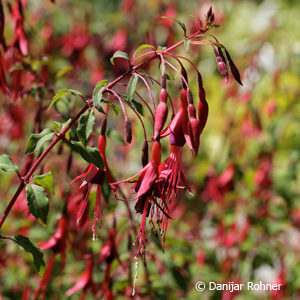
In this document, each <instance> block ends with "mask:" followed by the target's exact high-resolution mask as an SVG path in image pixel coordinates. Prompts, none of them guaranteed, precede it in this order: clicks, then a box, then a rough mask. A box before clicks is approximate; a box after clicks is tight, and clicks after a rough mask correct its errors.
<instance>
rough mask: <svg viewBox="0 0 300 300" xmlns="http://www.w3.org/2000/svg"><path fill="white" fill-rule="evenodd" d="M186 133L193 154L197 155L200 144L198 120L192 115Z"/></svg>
mask: <svg viewBox="0 0 300 300" xmlns="http://www.w3.org/2000/svg"><path fill="white" fill-rule="evenodd" d="M188 135H189V137H190V139H191V142H192V147H193V151H194V154H195V156H197V154H198V150H199V145H200V122H199V121H198V120H197V119H195V118H194V117H192V118H191V119H190V120H189V123H188Z"/></svg>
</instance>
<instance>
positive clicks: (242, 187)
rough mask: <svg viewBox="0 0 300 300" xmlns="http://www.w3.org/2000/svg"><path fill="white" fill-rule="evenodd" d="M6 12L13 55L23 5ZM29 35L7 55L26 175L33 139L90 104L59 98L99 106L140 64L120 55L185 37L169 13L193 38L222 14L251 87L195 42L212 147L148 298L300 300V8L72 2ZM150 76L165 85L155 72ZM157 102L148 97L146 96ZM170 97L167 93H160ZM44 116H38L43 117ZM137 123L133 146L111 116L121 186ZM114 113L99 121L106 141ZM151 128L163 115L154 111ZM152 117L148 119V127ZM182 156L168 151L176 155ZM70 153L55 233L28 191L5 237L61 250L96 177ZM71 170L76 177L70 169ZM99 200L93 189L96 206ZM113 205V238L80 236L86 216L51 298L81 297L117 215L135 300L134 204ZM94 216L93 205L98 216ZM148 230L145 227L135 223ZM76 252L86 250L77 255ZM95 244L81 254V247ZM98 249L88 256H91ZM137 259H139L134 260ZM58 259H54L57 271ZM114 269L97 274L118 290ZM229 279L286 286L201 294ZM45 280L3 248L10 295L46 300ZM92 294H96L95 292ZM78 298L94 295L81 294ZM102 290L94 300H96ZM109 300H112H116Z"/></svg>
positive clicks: (60, 150) (152, 266)
mask: <svg viewBox="0 0 300 300" xmlns="http://www.w3.org/2000/svg"><path fill="white" fill-rule="evenodd" d="M2 2H3V9H4V14H5V21H6V24H5V30H4V39H5V43H6V47H7V46H8V45H10V44H11V43H13V38H14V25H13V24H14V23H13V17H12V11H13V7H14V5H15V1H9V0H8V1H2ZM21 2H22V4H23V13H24V30H25V34H26V38H27V40H28V45H29V47H28V48H29V50H28V53H27V51H26V49H25V48H26V47H25V46H24V47H23V50H22V47H21V55H20V53H18V54H16V53H14V52H13V51H11V52H10V53H8V54H7V52H6V54H5V51H4V50H3V49H4V48H3V47H4V46H3V45H2V49H1V51H2V52H1V53H2V64H3V65H4V69H5V70H6V78H7V81H8V85H9V87H10V89H11V91H13V94H12V97H7V96H4V95H2V94H1V102H0V108H1V112H0V120H1V121H0V153H1V154H2V153H8V154H10V155H11V156H12V158H13V160H14V162H15V163H16V164H17V165H19V166H20V167H24V168H25V167H26V163H27V162H28V158H26V156H25V155H24V149H25V146H26V143H27V140H28V138H29V136H30V134H31V133H32V132H39V131H40V130H41V129H43V128H45V127H51V126H52V124H53V123H54V121H60V122H63V121H66V120H67V119H68V118H69V117H70V116H72V115H74V112H76V111H78V110H79V109H80V107H81V106H82V102H81V100H80V98H78V99H77V98H75V97H70V98H68V97H66V98H64V99H63V100H61V101H60V102H59V103H60V104H59V105H57V107H56V110H54V109H52V110H47V108H48V106H49V104H50V102H51V98H52V97H53V95H54V93H55V91H57V90H59V89H61V88H71V89H76V90H79V91H81V92H82V93H83V94H84V95H86V96H90V95H91V93H92V91H93V88H94V86H95V84H96V83H97V82H98V81H99V80H102V79H107V80H112V79H114V78H115V77H116V76H117V75H118V74H120V73H121V72H122V71H123V70H124V69H125V67H126V65H122V61H120V62H119V63H118V64H116V66H114V67H112V65H111V64H110V62H109V58H110V57H111V56H112V54H113V53H114V52H115V51H117V50H121V51H125V52H127V53H129V54H130V55H132V54H133V52H134V50H135V49H136V48H137V47H138V46H139V45H141V44H144V43H147V44H152V45H154V46H158V45H160V46H168V45H172V44H173V43H176V42H177V41H179V40H181V39H182V36H183V34H182V31H181V29H180V27H179V26H178V25H177V24H176V23H175V22H171V21H170V20H166V19H161V18H160V17H161V16H164V15H166V16H170V17H175V18H177V19H179V20H181V21H182V22H184V23H185V24H186V26H187V28H188V32H192V31H193V30H194V29H193V28H194V27H193V26H194V25H193V24H194V23H195V22H197V19H195V18H194V17H200V18H202V19H203V18H204V15H205V13H206V12H207V10H208V8H209V6H210V5H213V10H214V12H215V22H216V23H217V24H219V25H221V26H220V27H219V28H215V29H212V30H211V31H210V32H211V33H212V34H214V35H215V36H216V37H217V38H218V39H219V41H220V42H221V43H222V44H224V45H225V46H226V47H227V49H228V50H229V52H230V54H231V56H232V58H233V59H234V61H235V63H236V65H237V66H238V67H239V70H240V72H241V75H242V81H243V86H242V87H241V86H239V85H238V84H237V83H236V82H234V81H233V79H232V78H231V79H230V80H229V82H228V83H227V84H226V83H225V82H224V80H223V79H222V78H221V76H220V75H219V73H218V70H217V67H216V62H215V57H214V55H213V52H212V51H211V49H210V48H209V47H208V46H200V47H194V46H192V47H191V48H190V50H189V52H188V53H185V51H184V49H179V50H178V52H177V53H179V54H182V55H185V56H187V57H188V58H190V59H191V60H192V61H193V62H194V63H195V64H196V66H197V67H198V68H199V70H200V72H201V74H202V76H203V82H204V87H205V89H206V93H207V100H208V103H209V109H210V111H209V117H208V123H207V126H206V128H205V130H204V132H203V135H202V137H201V145H200V152H199V155H198V157H197V158H196V159H194V158H193V157H192V155H191V154H190V151H189V150H188V149H186V153H185V155H184V162H183V163H184V169H185V174H186V177H187V178H188V180H189V182H190V183H191V184H192V186H193V193H194V195H193V196H191V195H189V194H188V193H186V192H185V191H183V192H182V193H180V196H179V199H178V204H177V206H176V209H175V211H174V212H173V218H174V221H172V223H171V225H170V226H169V229H168V232H167V237H166V241H165V244H164V245H163V246H162V245H161V243H160V241H159V240H158V239H157V238H156V237H155V236H154V235H153V234H151V232H150V231H149V241H148V242H149V243H148V244H149V245H148V247H147V251H146V261H147V267H146V268H145V267H144V266H143V263H142V261H141V262H140V264H139V279H138V281H137V287H136V289H137V293H136V296H135V298H136V299H253V297H256V299H299V297H300V251H299V250H300V244H299V240H300V234H299V227H300V202H299V200H300V176H299V175H300V131H299V122H300V103H299V95H300V88H299V87H300V79H299V75H300V18H299V11H300V2H299V1H296V0H295V1H292V0H291V1H284V0H265V1H250V0H249V1H242V0H226V1H221V0H219V1H194V0H193V1H191V0H186V1H179V0H178V1H164V0H152V1H146V0H140V1H135V0H124V1H108V0H101V1H99V0H94V1H91V0H89V1H79V0H73V1H67V0H65V1H64V0H57V1H55V3H53V2H51V1H47V0H43V1H33V0H32V1H29V0H28V1H21ZM186 67H187V69H188V74H189V81H190V83H191V87H192V90H193V92H194V93H195V95H197V86H196V81H195V80H196V76H195V74H194V73H193V70H192V69H190V67H189V66H188V65H186ZM147 72H149V73H151V74H152V75H153V76H154V77H156V78H159V66H158V64H157V63H154V64H152V65H150V66H148V67H147ZM169 73H170V74H169V75H170V76H174V77H175V79H174V80H170V81H168V89H169V92H170V94H171V95H172V97H174V98H176V96H177V95H178V94H179V92H180V79H179V78H178V76H176V74H175V73H174V72H172V71H171V70H169ZM138 88H139V93H140V94H143V95H145V97H147V91H146V89H145V88H144V87H143V86H142V85H140V86H138ZM153 93H154V96H155V97H156V99H157V98H158V95H159V89H158V87H157V86H155V85H153ZM38 111H39V112H42V113H37V112H38ZM130 116H131V118H132V122H133V131H134V141H133V143H132V144H131V145H125V144H124V142H123V140H122V135H123V122H120V118H119V117H118V116H114V115H113V114H111V118H110V119H109V124H108V127H109V129H110V133H109V140H108V151H107V152H108V160H109V161H110V165H111V168H112V171H113V173H114V175H115V176H116V177H117V178H126V177H128V176H130V175H132V174H134V173H135V172H137V171H138V170H139V169H140V167H141V161H140V156H141V154H140V153H141V147H142V143H143V140H142V131H141V128H140V125H139V123H138V122H137V120H135V119H134V117H133V115H130ZM101 118H102V115H101V114H100V113H98V112H96V126H95V131H94V132H93V134H92V137H91V139H90V143H91V144H95V143H96V141H97V137H98V135H99V124H100V120H101ZM144 118H145V122H146V124H147V122H149V124H150V117H149V115H147V113H146V111H145V116H144ZM147 120H148V121H147ZM163 149H164V151H165V152H164V154H163V156H164V157H166V156H167V155H168V147H167V143H166V144H165V145H163ZM69 164H70V150H69V149H68V147H66V146H62V145H59V146H57V147H56V148H55V149H54V151H53V153H51V154H50V155H49V156H48V159H47V160H46V161H45V163H44V164H43V166H42V167H41V169H40V170H39V172H40V173H46V172H47V171H49V170H51V172H52V173H53V176H54V184H55V194H54V195H51V196H49V197H50V211H49V217H48V218H49V222H48V227H47V228H43V227H42V226H41V225H40V224H38V223H37V222H36V221H35V219H34V218H32V217H29V213H28V211H27V208H26V200H25V194H22V195H21V197H20V198H19V200H18V202H17V204H16V206H15V208H14V209H13V212H12V213H11V215H10V216H9V217H8V219H7V220H6V222H5V224H4V226H3V229H2V233H3V234H6V235H16V234H24V235H26V236H28V237H30V239H31V240H32V241H33V242H34V243H36V244H37V245H39V244H40V243H42V242H44V241H47V240H48V239H49V238H50V237H51V235H52V234H53V232H54V231H55V229H56V227H57V215H58V214H59V213H60V212H61V211H62V209H63V206H64V203H65V202H66V199H69V198H71V197H74V196H75V194H76V193H77V190H76V188H74V185H71V183H70V182H71V180H72V179H74V178H75V177H76V176H77V175H78V174H80V172H83V170H84V169H85V168H86V163H85V162H84V161H83V160H81V158H80V157H79V156H77V155H75V154H74V155H73V160H72V166H71V168H69V169H68V166H67V165H69ZM66 170H67V171H66ZM0 184H1V189H0V199H1V201H0V212H1V213H2V212H3V211H4V209H5V207H6V205H7V203H8V201H9V199H10V197H11V195H12V194H13V193H14V191H15V190H16V187H17V184H18V179H17V178H16V176H14V174H12V175H11V174H9V175H7V174H6V173H2V172H1V174H0ZM94 198H95V193H92V195H91V199H92V200H93V199H94ZM107 198H108V199H107V201H106V202H105V204H104V205H103V208H102V215H103V217H102V218H103V221H102V228H101V230H100V232H99V239H98V240H97V241H92V239H91V230H90V226H89V225H90V224H88V225H87V226H85V227H84V228H77V227H76V224H75V223H76V216H71V218H72V219H73V221H72V222H73V223H74V224H73V225H74V226H73V227H72V228H71V229H70V233H69V236H68V239H67V262H66V267H65V269H64V270H63V271H60V257H59V256H57V257H56V260H55V263H54V268H53V272H52V276H51V279H50V280H49V283H48V284H47V290H46V299H67V297H66V295H65V293H66V291H67V290H68V289H69V288H70V287H71V286H72V285H74V282H76V280H77V279H78V278H79V276H80V274H82V272H83V271H84V270H85V265H86V262H85V259H84V257H83V254H84V251H86V250H87V249H88V250H89V252H91V253H93V254H94V255H97V254H98V253H99V249H101V247H102V246H103V245H104V243H105V242H106V241H107V240H108V235H109V230H110V228H111V227H112V217H113V214H115V215H116V216H117V220H118V221H117V230H116V232H117V246H118V252H119V254H120V259H121V261H125V262H126V264H127V265H128V266H129V267H130V268H131V273H129V274H128V273H126V272H123V273H122V272H119V271H118V268H119V262H118V261H117V260H115V261H113V264H112V270H113V273H112V280H111V282H110V286H109V289H110V290H111V292H112V295H113V297H114V298H111V299H130V297H131V296H130V294H131V289H132V278H133V276H134V266H135V261H134V259H133V258H132V256H131V254H130V246H128V245H129V244H130V243H132V239H134V238H135V237H134V236H130V234H129V233H128V231H129V228H130V222H129V221H128V217H127V216H126V207H125V205H124V204H123V203H121V202H118V203H117V201H116V200H115V199H114V197H113V195H110V196H109V197H107ZM90 218H91V219H92V208H91V213H90ZM134 218H135V222H136V225H137V224H138V220H140V216H139V215H135V216H134ZM74 245H76V246H74ZM78 245H81V246H82V247H81V246H78ZM83 245H84V246H83ZM128 249H129V250H128ZM50 255H51V250H45V251H44V259H45V261H46V264H47V262H48V260H49V257H50ZM104 273H105V265H104V266H103V264H101V265H99V266H98V265H97V266H96V267H94V271H93V279H94V282H95V283H96V285H97V287H98V289H100V288H101V285H102V283H103V282H104ZM199 280H201V281H203V282H204V283H206V284H207V283H208V282H209V281H214V282H218V283H226V282H229V281H233V282H236V283H244V282H248V281H252V282H259V281H260V280H261V281H263V282H268V283H275V282H276V283H282V284H283V288H282V289H281V290H280V291H277V292H276V291H273V292H266V291H256V292H253V291H247V290H246V289H244V290H242V291H241V292H239V293H230V292H225V291H224V292H222V291H204V292H197V291H196V290H195V288H194V285H195V283H196V282H197V281H199ZM39 282H40V277H39V275H38V274H37V273H36V271H35V270H34V267H33V264H32V261H31V257H30V256H29V255H28V254H25V253H23V252H22V251H21V250H19V249H18V248H16V246H15V245H14V244H12V243H10V242H9V241H7V240H0V299H32V297H33V294H34V291H35V290H36V289H37V288H38V284H39ZM81 292H82V291H81ZM81 292H78V293H75V294H74V295H72V296H71V297H70V299H80V293H81ZM94 297H95V296H94V295H93V294H92V293H90V292H88V293H87V294H86V299H94ZM99 299H101V298H99ZM106 299H109V298H106Z"/></svg>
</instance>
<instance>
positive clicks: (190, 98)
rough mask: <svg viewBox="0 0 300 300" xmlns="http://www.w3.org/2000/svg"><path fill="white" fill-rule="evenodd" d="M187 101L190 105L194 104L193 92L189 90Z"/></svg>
mask: <svg viewBox="0 0 300 300" xmlns="http://www.w3.org/2000/svg"><path fill="white" fill-rule="evenodd" d="M187 100H188V103H189V104H193V103H194V100H193V94H192V91H191V90H190V89H189V88H188V89H187Z"/></svg>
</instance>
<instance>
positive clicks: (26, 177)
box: [0, 30, 202, 230]
mask: <svg viewBox="0 0 300 300" xmlns="http://www.w3.org/2000/svg"><path fill="white" fill-rule="evenodd" d="M201 32H202V31H201V30H197V31H196V32H195V33H194V34H192V35H190V36H189V37H186V39H189V40H190V39H192V38H194V37H195V36H197V35H198V34H199V33H201ZM183 44H184V40H182V41H180V42H178V43H176V44H174V45H173V46H171V47H169V48H167V49H165V50H164V51H160V53H161V54H162V55H164V54H165V53H167V52H170V51H172V50H174V49H176V48H177V47H179V46H181V45H183ZM151 52H152V51H151ZM147 54H148V53H147ZM149 54H151V53H149ZM157 57H158V53H157V52H155V51H153V55H152V56H149V57H148V58H147V59H146V60H145V61H143V62H141V63H139V64H137V65H135V66H133V67H131V68H130V69H129V70H128V71H126V72H125V73H123V74H122V75H120V76H119V77H117V78H116V79H115V80H113V81H111V82H110V83H109V84H108V85H107V86H106V87H105V89H104V90H103V94H105V93H107V92H109V90H111V88H112V87H114V86H115V85H116V84H117V83H118V82H120V81H121V80H122V79H124V78H125V77H126V76H127V75H129V74H132V73H134V72H136V71H137V70H138V69H139V68H141V67H142V66H143V65H145V64H146V63H148V62H150V61H152V60H153V59H155V58H157ZM86 102H87V104H86V105H85V106H84V107H83V108H82V109H81V110H80V111H79V112H78V113H77V115H76V116H75V117H74V118H73V119H72V120H71V122H70V123H69V124H68V125H67V126H66V127H65V128H64V129H62V130H61V132H59V133H58V134H56V135H55V136H54V138H53V140H52V142H51V143H50V144H49V145H48V147H47V148H46V149H45V150H44V152H43V153H42V154H41V155H40V156H39V157H38V158H37V160H36V161H35V163H34V164H33V165H32V166H31V168H30V169H29V171H28V172H27V173H26V174H25V175H24V177H22V178H21V182H20V185H19V187H18V189H17V191H16V192H15V194H14V195H13V197H12V198H11V200H10V202H9V203H8V205H7V207H6V209H5V211H4V213H3V214H2V216H1V218H0V230H1V228H2V225H3V223H4V221H5V220H6V218H7V216H8V214H9V213H10V211H11V209H12V207H13V206H14V204H15V202H16V200H17V199H18V197H19V195H20V194H21V192H22V191H23V189H24V187H25V186H26V184H27V183H28V182H29V180H30V178H31V176H32V174H33V173H34V171H35V170H36V169H37V167H38V166H39V165H40V164H41V162H42V161H43V159H44V158H45V157H46V156H47V154H48V153H49V152H50V151H51V150H52V149H53V147H54V146H55V145H56V144H57V143H58V142H59V141H61V140H63V138H64V136H65V134H66V133H67V131H68V130H69V129H70V128H71V127H72V126H73V125H74V124H75V123H76V121H77V120H78V119H79V118H80V116H81V115H82V114H84V113H85V112H86V111H87V110H88V109H90V108H91V107H92V106H93V101H92V100H87V101H86Z"/></svg>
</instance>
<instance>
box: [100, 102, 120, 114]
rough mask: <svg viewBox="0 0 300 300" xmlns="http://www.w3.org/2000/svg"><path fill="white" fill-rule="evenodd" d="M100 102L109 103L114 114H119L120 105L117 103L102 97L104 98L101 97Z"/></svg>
mask: <svg viewBox="0 0 300 300" xmlns="http://www.w3.org/2000/svg"><path fill="white" fill-rule="evenodd" d="M101 102H103V103H106V104H108V105H110V106H111V107H112V109H113V111H114V113H115V114H116V116H118V115H119V110H120V107H119V106H118V105H116V104H114V103H113V102H110V101H107V100H106V99H104V98H102V99H101Z"/></svg>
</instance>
